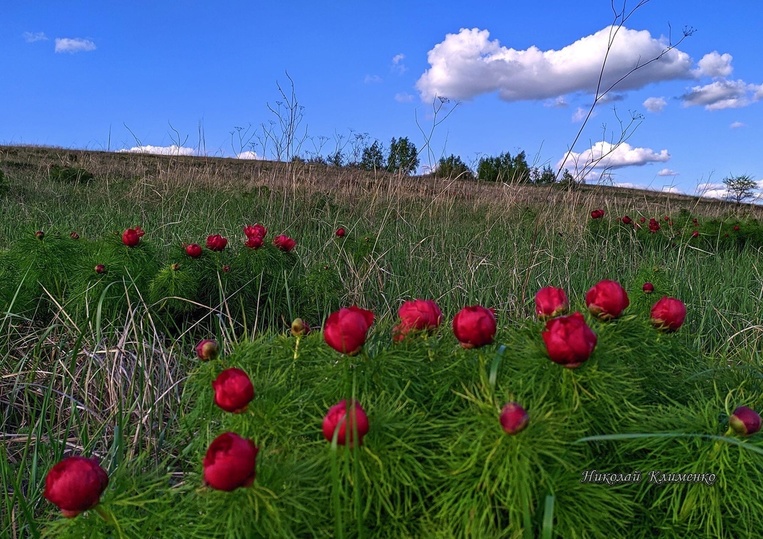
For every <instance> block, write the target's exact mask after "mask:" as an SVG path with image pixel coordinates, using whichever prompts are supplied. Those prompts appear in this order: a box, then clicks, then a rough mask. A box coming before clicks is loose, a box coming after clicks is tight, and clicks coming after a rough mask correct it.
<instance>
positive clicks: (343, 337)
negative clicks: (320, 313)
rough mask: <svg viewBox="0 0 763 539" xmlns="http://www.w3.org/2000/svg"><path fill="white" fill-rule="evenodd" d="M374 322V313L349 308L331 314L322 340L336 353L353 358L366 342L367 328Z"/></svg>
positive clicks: (358, 308)
mask: <svg viewBox="0 0 763 539" xmlns="http://www.w3.org/2000/svg"><path fill="white" fill-rule="evenodd" d="M373 322H374V313H372V312H371V311H367V310H365V309H361V308H360V307H356V306H354V305H353V306H351V307H343V308H341V309H339V310H338V311H336V312H333V313H331V314H330V315H329V317H328V318H327V319H326V325H325V327H324V328H323V339H324V340H325V341H326V344H328V345H329V346H330V347H331V348H333V349H334V350H336V351H337V352H341V353H343V354H347V355H350V356H353V355H355V354H357V353H358V352H360V349H361V348H362V347H363V345H364V344H365V342H366V334H367V333H368V328H370V327H371V324H373Z"/></svg>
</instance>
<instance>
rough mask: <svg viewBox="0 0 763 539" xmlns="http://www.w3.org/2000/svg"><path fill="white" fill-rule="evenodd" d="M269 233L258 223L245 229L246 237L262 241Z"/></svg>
mask: <svg viewBox="0 0 763 539" xmlns="http://www.w3.org/2000/svg"><path fill="white" fill-rule="evenodd" d="M267 233H268V231H267V229H266V228H265V227H264V226H262V225H261V224H260V223H257V224H256V225H246V226H245V227H244V235H246V237H247V238H254V237H259V238H260V239H263V238H264V237H265V235H266V234H267Z"/></svg>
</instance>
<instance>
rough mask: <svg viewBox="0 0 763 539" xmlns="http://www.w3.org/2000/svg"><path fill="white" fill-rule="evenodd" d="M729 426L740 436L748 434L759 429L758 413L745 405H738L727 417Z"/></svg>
mask: <svg viewBox="0 0 763 539" xmlns="http://www.w3.org/2000/svg"><path fill="white" fill-rule="evenodd" d="M729 426H730V427H731V428H732V429H733V431H734V432H736V433H737V434H739V435H741V436H749V435H750V434H755V433H756V432H758V431H759V430H760V414H758V412H756V411H755V410H753V409H751V408H748V407H747V406H740V407H739V408H737V409H736V410H734V413H733V414H731V417H729Z"/></svg>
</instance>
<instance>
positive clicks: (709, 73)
mask: <svg viewBox="0 0 763 539" xmlns="http://www.w3.org/2000/svg"><path fill="white" fill-rule="evenodd" d="M731 59H732V56H731V55H730V54H728V53H725V54H718V51H713V52H710V53H708V54H706V55H704V56H703V57H702V59H701V60H700V61H699V62H697V69H696V70H695V72H696V74H697V75H698V76H702V75H704V76H706V77H728V76H729V75H731V72H732V71H733V70H734V69H733V68H732V67H731Z"/></svg>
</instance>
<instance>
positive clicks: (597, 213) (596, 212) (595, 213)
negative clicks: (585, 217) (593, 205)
mask: <svg viewBox="0 0 763 539" xmlns="http://www.w3.org/2000/svg"><path fill="white" fill-rule="evenodd" d="M602 217H604V210H592V211H591V219H601V218H602Z"/></svg>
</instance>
